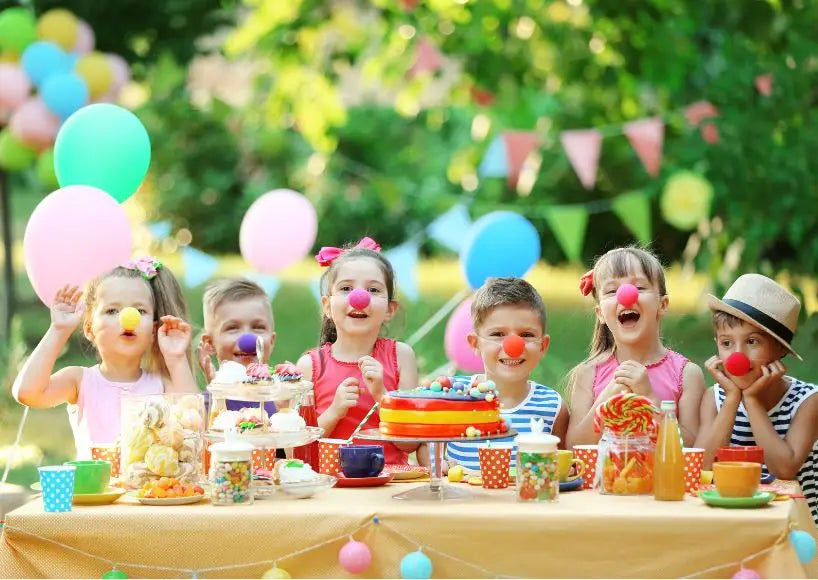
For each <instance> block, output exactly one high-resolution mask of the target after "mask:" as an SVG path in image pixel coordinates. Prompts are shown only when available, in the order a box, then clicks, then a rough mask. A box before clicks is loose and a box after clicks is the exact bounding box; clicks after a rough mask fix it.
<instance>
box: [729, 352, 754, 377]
mask: <svg viewBox="0 0 818 580" xmlns="http://www.w3.org/2000/svg"><path fill="white" fill-rule="evenodd" d="M750 366H752V365H751V364H750V359H749V358H747V355H746V354H744V353H743V352H734V353H733V354H731V355H730V356H728V357H727V360H725V361H724V370H726V371H727V372H728V373H730V374H731V375H733V376H734V377H741V376H743V375H746V374H747V373H749V372H750Z"/></svg>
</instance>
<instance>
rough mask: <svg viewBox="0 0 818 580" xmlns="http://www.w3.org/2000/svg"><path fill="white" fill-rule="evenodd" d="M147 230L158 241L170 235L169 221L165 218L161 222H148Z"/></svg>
mask: <svg viewBox="0 0 818 580" xmlns="http://www.w3.org/2000/svg"><path fill="white" fill-rule="evenodd" d="M147 227H148V231H149V232H150V233H151V235H152V236H153V237H154V238H155V239H156V240H158V241H160V242H161V241H162V240H164V239H165V238H167V237H168V236H169V235H170V230H171V226H170V222H169V221H167V220H165V221H161V222H153V223H152V224H148V226H147Z"/></svg>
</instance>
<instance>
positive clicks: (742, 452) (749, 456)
mask: <svg viewBox="0 0 818 580" xmlns="http://www.w3.org/2000/svg"><path fill="white" fill-rule="evenodd" d="M716 461H749V462H750V463H762V464H763V463H764V448H763V447H758V446H756V445H748V446H746V447H745V446H742V445H731V446H730V447H721V448H719V450H718V451H717V452H716Z"/></svg>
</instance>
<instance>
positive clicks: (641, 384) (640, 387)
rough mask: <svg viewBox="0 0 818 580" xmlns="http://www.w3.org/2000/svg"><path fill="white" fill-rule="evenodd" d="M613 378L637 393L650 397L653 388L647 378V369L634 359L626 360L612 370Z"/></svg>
mask: <svg viewBox="0 0 818 580" xmlns="http://www.w3.org/2000/svg"><path fill="white" fill-rule="evenodd" d="M614 380H615V381H616V382H617V383H619V384H621V385H624V386H626V387H628V388H629V389H630V390H631V391H632V392H634V393H636V394H637V395H642V396H643V397H652V396H653V389H652V388H651V386H650V379H649V378H648V369H646V368H645V365H642V364H639V363H638V362H636V361H632V360H626V361H625V362H623V363H622V364H620V365H619V367H617V369H616V370H615V371H614Z"/></svg>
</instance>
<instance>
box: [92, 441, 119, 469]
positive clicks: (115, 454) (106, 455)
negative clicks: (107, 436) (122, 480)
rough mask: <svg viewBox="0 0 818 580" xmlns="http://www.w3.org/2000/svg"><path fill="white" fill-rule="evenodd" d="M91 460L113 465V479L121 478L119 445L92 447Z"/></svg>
mask: <svg viewBox="0 0 818 580" xmlns="http://www.w3.org/2000/svg"><path fill="white" fill-rule="evenodd" d="M91 459H100V460H102V461H108V462H109V463H110V464H111V477H119V445H114V444H111V445H92V446H91Z"/></svg>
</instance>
